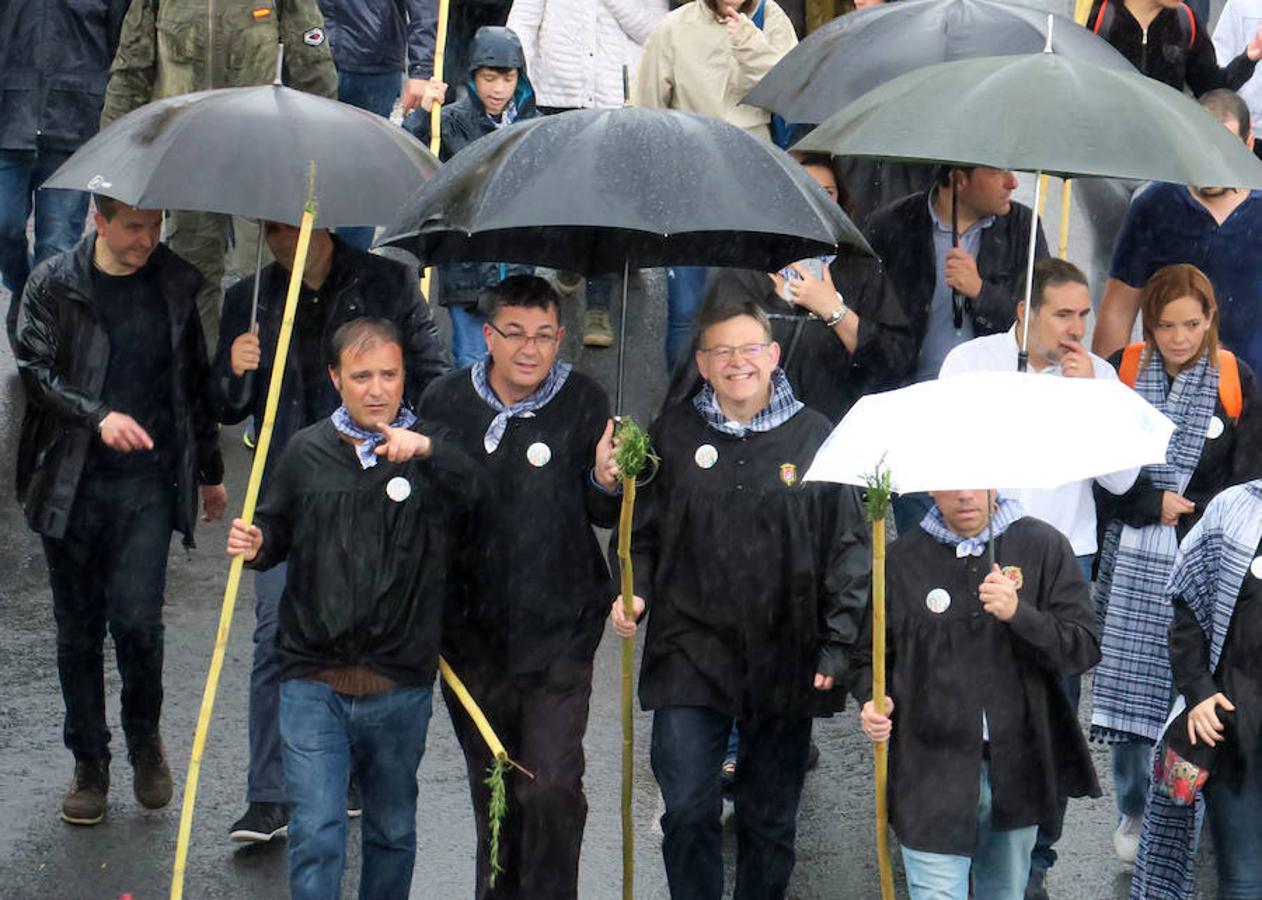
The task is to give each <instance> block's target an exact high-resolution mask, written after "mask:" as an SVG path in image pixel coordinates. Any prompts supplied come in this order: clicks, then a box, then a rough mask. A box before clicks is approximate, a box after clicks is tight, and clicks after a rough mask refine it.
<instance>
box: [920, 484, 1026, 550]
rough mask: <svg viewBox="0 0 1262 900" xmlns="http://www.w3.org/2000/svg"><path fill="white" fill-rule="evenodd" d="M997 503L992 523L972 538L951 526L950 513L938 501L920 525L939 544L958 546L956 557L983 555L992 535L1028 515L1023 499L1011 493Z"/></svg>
mask: <svg viewBox="0 0 1262 900" xmlns="http://www.w3.org/2000/svg"><path fill="white" fill-rule="evenodd" d="M995 507H996V508H995V513H994V515H993V516H991V519H990V524H989V525H988V526H987V527H986V528H983V529H982V531H981V534H975V535H973V536H972V537H971V538H966V537H960V536H959V535H958V534H956V533H955V532H954V531H952V530H951V529H950V528H948V527H947V523H946V517H945V516H943V515H942V510H940V509H938V506H937V504H936V503H935V504H934V505H933V506H931V507H929V511H928V512H927V513H925V517H924V518H923V519H921V520H920V527H921V528H923V529H924V530H925V533H926V534H928V535H929V536H930V537H931V538H933V539H934V540H936V541H937V542H938V543H939V544H946V545H947V546H948V547H954V548H955V557H956V559H962V558H964V557H965V556H981V555H982V554H983V553H985V552H986V544H987V543H989V541H990V540H991V539H993V538H997V537H999V536H1000V535H1001V534H1003V533H1004V532H1005V531H1007V530H1008V526H1009V525H1011V524H1012V523H1013V522H1016V521H1017V520H1019V519H1023V518H1025V517H1026V516H1027V515H1028V513H1027V512H1026V511H1025V507H1024V506H1022V505H1021V501H1020V500H1014V499H1012V498H1011V497H1000V498H999V501H998V502H997V503H996V504H995Z"/></svg>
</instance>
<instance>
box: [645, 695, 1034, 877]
mask: <svg viewBox="0 0 1262 900" xmlns="http://www.w3.org/2000/svg"><path fill="white" fill-rule="evenodd" d="M733 724H734V722H733V719H732V718H731V717H730V716H725V715H723V714H722V713H719V712H716V711H714V710H712V709H706V708H704V707H699V706H666V707H663V708H661V709H659V710H657V711H656V712H654V714H653V738H652V748H651V751H650V756H651V761H652V764H653V775H654V776H655V777H656V778H657V784H658V786H659V787H660V788H661V789H662V799H663V800H664V801H665V803H666V814H665V815H664V816H662V858H663V860H664V862H665V864H666V880H667V882H668V883H669V885H670V895H671V897H672V898H674V900H719V897H721V896H722V894H723V826H722V823H721V819H720V816H721V814H722V811H723V793H722V785H721V780H720V777H719V767H720V765H721V764H722V762H723V754H724V751H725V750H726V749H727V742H728V736H729V735H730V734H731V732H732V725H733ZM740 731H741V743H740V752H739V756H738V758H737V768H738V770H739V771H740V772H741V773H742V776H741V778H739V779H738V780H737V782H736V791H735V803H736V891H735V894H734V895H733V897H734V900H754V898H758V900H764V898H775V897H783V896H784V894H785V890H786V889H787V888H788V884H789V877H790V875H791V874H792V873H793V864H794V862H795V859H796V856H795V853H794V842H795V840H796V836H797V811H798V802H799V801H800V800H801V797H802V782H803V781H804V780H805V778H806V758H807V752H808V748H809V747H810V743H811V720H810V719H806V718H804V719H778V720H767V721H754V720H742V721H741V722H740ZM1027 853H1028V850H1027Z"/></svg>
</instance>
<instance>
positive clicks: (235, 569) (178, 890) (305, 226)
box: [171, 162, 316, 900]
mask: <svg viewBox="0 0 1262 900" xmlns="http://www.w3.org/2000/svg"><path fill="white" fill-rule="evenodd" d="M315 177H316V166H315V163H314V162H312V163H311V165H310V169H309V172H308V175H307V202H306V203H305V204H304V205H303V208H302V223H301V226H300V228H299V231H298V246H297V248H296V249H295V251H294V268H293V272H291V273H290V276H289V291H288V293H287V294H286V295H285V311H284V314H283V317H282V319H281V326H280V336H279V337H278V338H277V340H276V354H275V358H274V361H273V363H272V378H271V381H270V382H269V383H268V386H267V402H266V404H265V405H264V413H263V423H262V427H261V428H260V429H259V434H258V444H257V446H256V449H255V451H254V462H253V464H252V465H251V466H250V480H249V482H248V483H247V484H246V488H245V502H244V504H243V505H242V509H241V518H242V519H244V520H245V521H246V523H247V524H250V523H252V522H253V521H254V507H255V505H256V504H257V502H258V497H259V488H260V486H261V485H262V483H263V468H264V465H265V464H266V462H267V451H268V449H269V448H270V447H271V445H272V428H273V426H274V424H275V422H276V407H277V405H278V404H279V401H280V386H281V381H282V380H283V378H284V376H285V360H286V358H287V357H288V356H289V339H290V336H291V335H292V334H293V330H294V314H295V313H296V312H297V310H298V292H299V290H300V289H301V287H302V272H303V268H304V267H305V266H306V263H307V248H308V246H309V245H310V243H311V229H312V227H313V226H314V225H315V218H316V198H315ZM244 566H245V557H243V556H234V557H233V558H232V564H231V566H229V568H228V584H227V586H226V587H225V588H224V592H223V606H222V608H221V609H220V612H219V631H218V633H217V634H216V635H215V649H214V652H213V653H212V654H211V658H210V671H209V672H208V673H207V675H206V687H205V689H204V690H203V691H202V706H201V711H200V712H199V713H198V716H197V729H196V730H195V731H194V732H193V754H192V757H191V758H190V759H189V763H188V777H187V779H186V780H185V783H184V805H183V807H182V808H181V809H180V831H179V837H178V838H177V840H176V844H175V868H174V869H173V870H172V873H171V900H180V898H181V897H182V896H183V894H184V872H185V867H186V865H187V863H188V845H189V839H190V836H191V834H192V830H193V809H194V806H195V804H196V803H197V780H198V778H199V777H200V776H201V770H202V758H203V757H204V756H205V753H206V739H207V737H208V736H209V734H210V717H211V714H212V713H213V712H214V709H215V694H216V693H217V692H218V690H219V675H220V673H221V672H222V671H223V660H224V653H225V652H226V650H227V648H228V634H229V632H230V631H231V630H232V614H233V611H234V610H235V608H236V603H237V592H238V590H239V589H240V587H241V572H242V569H243V568H244Z"/></svg>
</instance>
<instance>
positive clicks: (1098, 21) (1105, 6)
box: [1091, 0, 1109, 34]
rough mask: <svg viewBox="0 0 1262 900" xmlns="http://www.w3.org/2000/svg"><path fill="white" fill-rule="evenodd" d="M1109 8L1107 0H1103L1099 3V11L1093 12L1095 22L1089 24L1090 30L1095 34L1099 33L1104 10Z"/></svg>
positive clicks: (1102, 22) (1102, 23)
mask: <svg viewBox="0 0 1262 900" xmlns="http://www.w3.org/2000/svg"><path fill="white" fill-rule="evenodd" d="M1108 8H1109V0H1104V2H1103V3H1101V4H1100V9H1099V11H1098V12H1097V13H1096V14H1095V22H1094V24H1092V26H1091V30H1092V31H1093V32H1095V33H1096V34H1099V33H1100V28H1101V27H1102V26H1103V25H1104V12H1105V10H1107V9H1108Z"/></svg>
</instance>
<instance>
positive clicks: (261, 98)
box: [43, 85, 438, 228]
mask: <svg viewBox="0 0 1262 900" xmlns="http://www.w3.org/2000/svg"><path fill="white" fill-rule="evenodd" d="M312 162H314V163H315V166H316V173H317V178H318V179H319V185H320V190H319V193H320V209H319V225H320V226H321V227H328V228H333V227H338V226H346V225H380V224H382V223H384V222H389V221H390V220H392V219H393V218H394V217H395V216H396V215H397V214H398V211H399V206H400V204H401V202H402V199H403V198H404V197H407V196H408V195H409V194H411V192H412V191H414V190H415V189H416V187H417V185H419V184H420V183H421V182H422V181H424V180H425V179H426V178H428V177H429V176H430V175H432V174H433V173H434V172H435V171H437V169H438V161H437V160H436V159H435V158H434V156H433V154H431V153H430V152H429V151H428V150H426V149H425V147H424V146H422V145H421V143H420V142H419V141H417V140H416V139H415V138H414V137H412V136H411V135H410V134H408V133H407V132H406V131H404V130H403V129H402V128H399V127H398V126H396V125H392V124H391V123H390V122H389V121H388V120H386V119H383V118H381V117H380V116H376V115H373V114H372V113H370V112H366V111H364V110H362V109H357V108H356V107H353V106H350V105H348V104H345V103H339V102H338V101H336V100H328V99H326V98H324V97H316V96H314V95H312V94H307V93H303V92H302V91H296V90H293V89H291V88H287V87H283V86H281V85H264V86H262V87H252V88H222V89H219V90H213V91H201V92H198V93H195V94H184V95H181V96H178V97H171V98H169V99H166V100H159V101H156V102H154V103H150V104H147V105H145V106H142V107H141V108H140V109H137V110H135V111H133V112H131V113H128V114H127V115H126V116H123V117H122V118H121V119H119V120H118V121H117V122H114V123H113V124H111V125H110V126H109V127H108V128H105V129H104V130H102V131H101V132H100V133H99V134H97V135H96V136H95V137H93V138H92V139H91V140H90V141H88V142H87V143H86V144H84V145H83V146H82V147H81V148H79V151H78V152H77V153H75V154H74V156H72V157H71V158H70V159H69V160H67V161H66V163H65V164H64V165H62V167H61V168H60V169H58V170H57V171H56V172H55V173H53V176H52V177H51V178H50V179H48V181H46V182H45V183H44V185H43V186H44V187H45V188H70V189H73V190H88V191H93V192H96V193H99V194H105V195H106V196H109V197H113V198H115V199H117V200H121V201H122V202H124V203H126V204H128V205H130V206H136V207H140V208H142V209H189V210H198V211H202V212H216V213H225V214H228V215H234V216H244V217H246V218H251V219H268V220H270V221H273V222H286V223H288V224H291V225H297V224H298V222H299V221H300V219H301V217H302V198H303V197H305V196H307V174H308V169H309V168H310V164H311V163H312Z"/></svg>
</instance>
